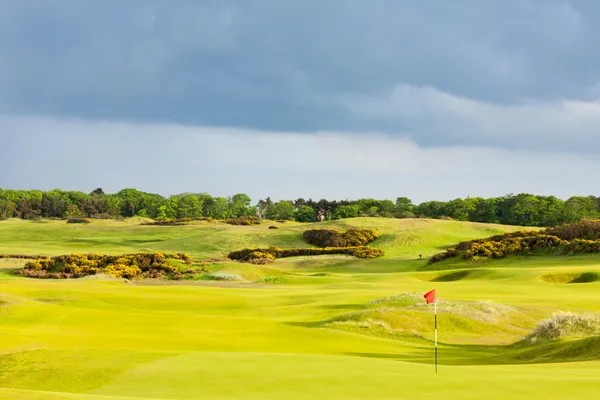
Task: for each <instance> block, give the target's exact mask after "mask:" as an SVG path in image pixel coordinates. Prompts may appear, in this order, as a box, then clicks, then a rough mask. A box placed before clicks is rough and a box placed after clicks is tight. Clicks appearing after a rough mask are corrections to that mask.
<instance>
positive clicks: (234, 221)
mask: <svg viewBox="0 0 600 400" xmlns="http://www.w3.org/2000/svg"><path fill="white" fill-rule="evenodd" d="M225 223H227V224H229V225H245V226H250V225H260V218H258V217H242V218H231V219H228V220H225Z"/></svg>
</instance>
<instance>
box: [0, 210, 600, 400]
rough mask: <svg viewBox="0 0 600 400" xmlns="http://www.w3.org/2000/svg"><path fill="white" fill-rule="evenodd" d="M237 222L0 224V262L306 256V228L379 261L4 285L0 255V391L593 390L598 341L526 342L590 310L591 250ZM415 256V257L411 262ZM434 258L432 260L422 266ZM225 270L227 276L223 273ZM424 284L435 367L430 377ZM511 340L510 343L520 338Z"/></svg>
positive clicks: (423, 230) (469, 228)
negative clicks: (460, 251)
mask: <svg viewBox="0 0 600 400" xmlns="http://www.w3.org/2000/svg"><path fill="white" fill-rule="evenodd" d="M268 225H270V223H268V224H265V225H260V226H252V227H234V226H229V225H225V224H221V223H217V222H210V223H209V222H198V223H194V224H192V225H189V226H177V227H152V226H139V225H136V224H135V223H133V221H124V222H116V221H93V222H92V223H91V224H90V225H86V226H73V225H67V224H65V223H64V222H62V221H52V222H46V223H36V222H25V221H15V220H9V221H2V222H0V254H8V253H24V254H48V255H55V254H62V253H70V252H80V253H81V252H100V253H111V254H118V253H126V252H133V251H145V250H152V251H184V252H187V253H189V254H190V255H192V256H193V257H194V258H195V259H208V258H222V257H224V256H226V254H227V253H228V252H229V251H231V250H238V249H240V248H243V247H247V246H257V247H258V246H268V245H277V246H281V247H306V246H307V245H306V244H305V243H304V242H303V240H302V236H301V233H302V231H303V230H304V229H308V228H313V227H318V226H323V227H335V228H339V229H346V228H348V227H353V226H357V227H372V228H375V229H376V230H377V231H378V232H380V233H381V234H382V237H381V238H380V239H378V240H377V241H376V242H375V243H373V244H372V245H373V246H379V247H382V248H384V249H385V250H386V253H387V254H386V257H384V258H381V259H375V260H358V259H355V258H352V257H348V256H322V257H298V258H289V259H281V260H277V261H276V262H275V263H273V264H268V265H264V266H256V265H250V264H240V263H234V262H223V263H219V262H215V263H210V264H209V265H208V268H209V269H210V270H211V276H210V277H208V276H205V277H204V278H203V279H202V280H198V281H190V282H125V281H123V280H117V279H97V278H88V279H81V280H71V281H53V280H31V279H24V278H17V277H15V276H13V275H12V274H11V273H10V271H11V270H12V269H14V268H18V267H20V266H22V265H23V262H22V261H15V260H0V337H1V338H2V340H0V399H33V400H54V399H61V400H62V399H73V400H119V399H204V398H206V399H283V398H285V399H304V398H329V399H338V398H339V399H365V398H377V399H430V398H433V397H435V398H439V399H480V398H486V399H505V398H513V399H526V398H548V399H549V398H557V399H558V398H560V399H563V398H579V397H589V396H593V395H594V394H595V393H597V392H598V391H600V380H598V378H597V376H598V370H599V368H600V343H599V341H598V338H594V337H592V338H583V339H577V340H569V341H558V342H549V343H533V344H532V343H525V342H521V340H522V339H523V338H524V337H525V336H527V335H528V334H529V333H530V332H531V331H532V330H533V328H534V327H535V326H536V324H537V323H538V322H539V321H540V320H542V319H544V318H547V317H548V316H550V315H551V314H552V313H553V312H555V311H559V310H563V311H573V312H581V313H596V314H597V313H599V312H600V301H599V300H600V294H599V293H600V281H598V280H597V279H596V278H597V276H598V273H599V272H600V256H597V255H587V256H577V257H565V256H561V257H554V258H550V257H538V258H527V257H520V258H509V259H504V260H494V261H487V260H479V261H474V262H472V261H469V262H465V261H461V262H459V261H457V260H452V263H440V265H439V266H436V265H435V264H434V265H433V266H427V265H426V260H425V258H426V257H427V256H430V255H432V254H434V253H437V252H439V251H440V249H442V248H443V247H445V246H449V245H452V244H454V243H456V242H458V241H460V240H465V239H471V238H477V237H484V236H489V235H492V234H496V233H500V232H503V231H512V230H516V229H520V228H516V227H503V226H491V225H484V224H474V223H460V222H454V221H431V220H394V219H378V218H369V219H366V218H365V219H363V218H360V219H351V220H344V221H338V222H335V223H325V224H310V225H301V224H296V223H286V224H278V226H279V228H280V229H277V230H268ZM419 255H422V256H423V259H419ZM434 266H435V268H434ZM219 276H221V277H225V276H236V277H238V278H239V279H238V280H237V281H227V280H218V279H219V278H218V277H219ZM432 288H436V289H437V291H438V296H439V298H440V303H439V305H438V307H439V313H438V324H439V328H440V331H439V339H440V353H439V354H440V366H439V373H438V374H437V375H436V374H435V372H434V369H433V365H432V362H433V352H432V339H433V332H432V330H431V327H432V323H433V315H432V307H431V306H427V305H425V304H423V301H421V298H420V297H419V296H420V295H421V294H422V293H424V292H426V291H427V290H430V289H432ZM515 343H516V344H515Z"/></svg>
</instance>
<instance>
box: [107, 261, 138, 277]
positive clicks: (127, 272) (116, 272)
mask: <svg viewBox="0 0 600 400" xmlns="http://www.w3.org/2000/svg"><path fill="white" fill-rule="evenodd" d="M102 272H103V273H104V274H106V275H110V276H112V277H114V278H126V279H133V278H135V277H136V276H138V274H141V273H142V270H141V269H139V268H138V267H137V266H136V265H125V264H111V265H109V266H107V267H106V268H104V269H103V270H102Z"/></svg>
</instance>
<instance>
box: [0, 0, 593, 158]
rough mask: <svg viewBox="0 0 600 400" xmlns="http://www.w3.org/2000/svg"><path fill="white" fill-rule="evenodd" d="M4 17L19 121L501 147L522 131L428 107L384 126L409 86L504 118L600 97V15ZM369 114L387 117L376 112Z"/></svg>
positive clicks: (212, 10) (0, 100) (217, 11)
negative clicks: (532, 104)
mask: <svg viewBox="0 0 600 400" xmlns="http://www.w3.org/2000/svg"><path fill="white" fill-rule="evenodd" d="M1 7H2V9H1V13H0V14H1V15H2V16H1V18H2V20H1V21H0V22H2V24H1V27H0V57H1V59H0V112H1V113H4V114H17V115H32V114H33V115H46V116H58V117H61V116H62V117H73V116H75V117H81V118H87V119H108V120H126V121H143V122H149V121H154V122H165V121H168V122H179V123H186V124H194V125H220V126H237V127H246V128H255V129H263V130H293V131H311V130H319V129H327V130H340V131H367V130H372V131H386V132H397V133H404V134H408V135H410V137H411V138H412V139H414V140H416V141H417V142H418V143H421V144H423V145H433V144H453V143H455V144H462V143H470V141H471V140H473V138H475V139H476V141H477V143H478V144H492V145H496V146H501V145H503V143H505V142H506V140H503V137H504V136H505V135H509V136H510V135H512V134H513V133H514V131H513V132H506V131H504V130H497V131H494V132H492V133H493V134H486V133H484V134H483V135H480V132H479V130H480V127H479V126H478V125H476V124H475V125H472V124H470V123H469V121H467V122H464V120H462V119H461V118H460V116H459V117H456V116H454V115H453V114H452V113H451V112H449V111H448V110H445V111H444V114H445V115H446V119H437V120H435V121H434V120H432V118H431V116H430V114H428V113H427V112H426V111H427V110H430V109H431V107H432V106H431V105H429V104H427V105H426V107H425V108H426V110H425V111H423V110H415V111H414V113H413V114H412V115H406V114H402V113H398V115H397V116H394V115H389V113H388V115H382V112H383V110H390V107H391V109H392V110H393V106H394V99H393V98H390V96H391V94H393V93H394V91H395V90H396V89H395V88H397V87H398V86H401V87H403V86H408V87H415V88H422V87H431V88H434V89H435V90H436V91H439V92H440V93H446V94H449V95H451V96H458V97H463V98H467V99H470V100H472V101H474V102H483V103H489V104H492V105H496V106H511V105H512V106H519V105H521V104H523V102H526V101H530V100H534V101H536V102H549V103H552V102H556V101H561V100H563V99H567V100H582V101H592V100H595V99H596V98H597V97H598V96H599V95H600V69H598V68H597V67H596V66H597V65H598V62H599V61H600V51H599V50H600V44H599V42H598V41H597V40H596V38H597V37H598V34H599V33H600V24H598V23H597V22H596V21H598V17H600V3H596V2H593V1H575V0H572V1H552V0H492V1H481V0H456V1H441V0H440V1H432V0H430V1H422V2H415V1H400V0H379V1H377V0H374V1H371V2H367V1H362V0H344V1H325V2H323V1H317V0H303V1H280V0H259V1H253V2H247V1H242V0H238V1H232V0H229V1H219V2H198V1H184V0H181V1H177V2H176V3H174V2H171V1H158V0H155V1H136V0H129V1H114V0H111V1H95V2H93V1H86V2H84V1H80V0H59V1H53V2H50V1H33V0H18V1H17V0H14V1H9V0H7V1H4V2H2V6H1ZM407 101H408V102H411V99H408V100H407ZM365 102H366V103H368V104H370V105H371V106H373V105H378V106H379V107H380V108H381V110H378V111H376V112H374V111H373V110H368V112H363V111H361V110H360V108H361V107H362V106H363V105H364V104H365ZM438 106H439V104H438ZM450 111H452V110H450ZM438 114H439V113H438ZM448 114H449V115H448ZM457 118H458V119H461V121H460V123H456V119H457ZM535 123H536V121H535V120H529V119H528V116H527V115H526V116H525V117H524V121H523V124H524V125H522V126H520V127H519V130H520V131H525V132H527V131H529V130H530V129H533V130H534V131H535V129H536V128H535ZM530 125H531V126H530ZM590 129H591V132H592V133H597V131H596V129H595V128H590ZM559 136H560V135H559ZM550 142H551V145H552V146H561V144H562V142H561V140H559V139H557V140H553V141H550ZM535 144H536V141H535V140H533V141H530V142H528V141H525V142H523V146H527V147H534V146H535Z"/></svg>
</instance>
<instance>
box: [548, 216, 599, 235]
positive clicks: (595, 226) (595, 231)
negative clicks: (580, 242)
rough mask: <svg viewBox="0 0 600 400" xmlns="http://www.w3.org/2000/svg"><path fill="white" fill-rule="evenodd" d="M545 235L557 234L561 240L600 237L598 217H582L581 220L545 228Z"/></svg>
mask: <svg viewBox="0 0 600 400" xmlns="http://www.w3.org/2000/svg"><path fill="white" fill-rule="evenodd" d="M544 233H545V234H546V235H553V236H557V237H559V238H561V239H563V240H573V239H587V240H596V239H600V219H584V220H582V221H581V222H577V223H572V224H565V225H562V226H557V227H552V228H546V229H545V230H544Z"/></svg>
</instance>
